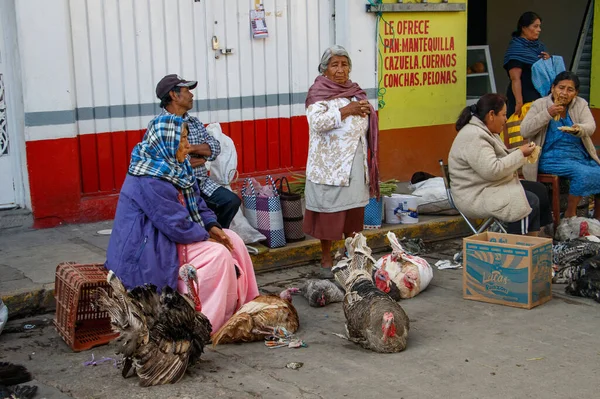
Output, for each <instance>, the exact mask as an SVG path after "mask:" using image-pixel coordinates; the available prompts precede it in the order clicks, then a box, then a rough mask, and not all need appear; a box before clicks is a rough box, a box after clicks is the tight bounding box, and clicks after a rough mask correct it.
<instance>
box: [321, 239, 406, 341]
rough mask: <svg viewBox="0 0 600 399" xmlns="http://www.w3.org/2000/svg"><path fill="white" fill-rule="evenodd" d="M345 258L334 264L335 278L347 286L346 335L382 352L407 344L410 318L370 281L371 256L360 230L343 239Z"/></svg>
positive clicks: (345, 305)
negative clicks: (346, 254) (346, 255)
mask: <svg viewBox="0 0 600 399" xmlns="http://www.w3.org/2000/svg"><path fill="white" fill-rule="evenodd" d="M346 248H347V250H348V255H349V258H348V260H342V261H341V262H339V263H338V264H337V265H336V266H335V267H334V268H333V270H332V271H333V274H334V276H335V279H336V281H337V282H339V283H340V284H341V285H342V287H344V289H345V290H346V295H345V296H344V305H343V306H344V315H345V316H346V335H347V338H348V339H349V340H350V341H352V342H355V343H357V344H360V345H361V346H363V347H364V348H367V349H370V350H373V351H375V352H381V353H392V352H400V351H402V350H404V348H406V342H407V339H408V330H409V319H408V316H407V315H406V313H404V310H403V309H402V307H401V306H400V305H399V304H398V302H396V301H395V300H394V299H392V298H391V297H390V296H389V295H388V294H386V293H384V292H382V291H381V290H379V289H378V288H377V287H376V286H375V284H374V283H373V280H372V277H371V273H372V268H373V263H374V259H373V258H372V257H371V248H369V247H368V246H367V240H366V238H365V237H364V236H363V235H362V234H360V233H359V234H357V235H355V236H354V237H353V238H350V237H348V238H347V239H346Z"/></svg>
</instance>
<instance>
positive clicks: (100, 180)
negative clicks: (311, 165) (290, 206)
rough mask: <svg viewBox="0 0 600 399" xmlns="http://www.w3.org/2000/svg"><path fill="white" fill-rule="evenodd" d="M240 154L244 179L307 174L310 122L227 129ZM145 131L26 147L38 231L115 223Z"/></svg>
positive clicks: (246, 124) (226, 126) (299, 120)
mask: <svg viewBox="0 0 600 399" xmlns="http://www.w3.org/2000/svg"><path fill="white" fill-rule="evenodd" d="M221 127H222V129H223V132H224V133H225V134H227V135H229V136H230V137H231V138H232V139H233V141H234V143H235V147H236V150H237V152H238V171H239V172H240V177H242V178H243V177H246V176H261V175H266V174H273V175H281V174H289V171H298V170H302V169H304V167H305V165H306V157H307V150H308V124H307V121H306V117H305V116H297V117H292V118H279V119H264V120H259V121H241V122H239V121H238V122H229V123H222V124H221ZM144 133H145V130H130V131H121V132H110V133H97V134H86V135H82V136H78V137H75V138H64V139H56V140H40V141H30V142H27V161H28V169H29V180H30V188H31V201H32V208H33V214H34V218H35V226H36V227H51V226H55V225H57V224H60V223H63V222H66V223H76V222H91V221H98V220H106V219H112V218H113V216H114V211H115V208H116V203H117V200H118V195H117V194H118V192H119V190H120V188H121V185H122V184H123V180H124V179H125V176H126V173H127V168H128V166H129V160H130V156H131V150H132V149H133V147H134V146H135V145H136V144H137V143H138V142H139V141H140V140H141V139H142V137H143V135H144Z"/></svg>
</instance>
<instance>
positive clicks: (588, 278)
mask: <svg viewBox="0 0 600 399" xmlns="http://www.w3.org/2000/svg"><path fill="white" fill-rule="evenodd" d="M565 292H566V293H567V294H570V295H574V296H581V297H584V298H592V299H593V300H595V301H596V302H600V255H596V256H594V257H592V258H589V259H586V260H585V261H584V262H583V263H582V264H581V265H577V266H573V267H572V270H571V275H570V281H569V283H568V284H567V286H566V287H565Z"/></svg>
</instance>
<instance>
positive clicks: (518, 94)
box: [504, 11, 550, 117]
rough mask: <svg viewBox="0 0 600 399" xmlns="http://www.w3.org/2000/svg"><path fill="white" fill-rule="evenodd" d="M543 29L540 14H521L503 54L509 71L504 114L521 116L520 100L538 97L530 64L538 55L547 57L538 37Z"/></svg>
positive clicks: (523, 101) (524, 100)
mask: <svg viewBox="0 0 600 399" xmlns="http://www.w3.org/2000/svg"><path fill="white" fill-rule="evenodd" d="M541 31H542V18H541V17H540V16H539V15H537V14H536V13H534V12H531V11H528V12H526V13H524V14H523V15H521V18H519V22H518V23H517V30H516V31H514V32H513V33H512V36H513V38H512V40H511V41H510V44H509V45H508V50H506V53H505V54H504V69H506V72H508V76H509V78H510V85H509V86H508V89H507V90H506V97H507V98H508V102H507V104H506V106H507V115H508V116H509V117H510V116H511V115H512V114H517V115H518V116H521V108H522V107H523V104H527V103H529V102H531V101H535V100H537V99H538V98H540V97H541V95H540V93H538V91H537V90H536V89H535V86H534V85H533V81H532V79H531V66H532V65H533V64H534V63H535V62H536V61H537V60H539V59H540V58H543V59H548V58H550V55H549V54H548V53H547V52H546V46H544V43H542V42H541V41H540V40H539V37H540V32H541Z"/></svg>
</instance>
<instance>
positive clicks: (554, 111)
mask: <svg viewBox="0 0 600 399" xmlns="http://www.w3.org/2000/svg"><path fill="white" fill-rule="evenodd" d="M564 110H565V107H564V106H563V105H556V104H552V105H551V106H549V107H548V113H549V114H550V116H551V117H553V118H554V117H555V116H556V115H560V114H562V113H563V111H564Z"/></svg>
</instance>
